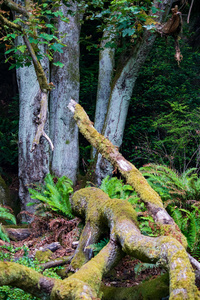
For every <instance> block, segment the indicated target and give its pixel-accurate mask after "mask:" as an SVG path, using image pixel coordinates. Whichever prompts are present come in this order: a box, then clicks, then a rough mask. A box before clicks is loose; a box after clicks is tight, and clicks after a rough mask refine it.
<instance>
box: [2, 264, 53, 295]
mask: <svg viewBox="0 0 200 300" xmlns="http://www.w3.org/2000/svg"><path fill="white" fill-rule="evenodd" d="M54 282H55V280H54V279H53V278H48V277H45V276H43V275H42V274H40V273H38V272H36V271H34V270H32V269H30V268H28V267H25V266H22V265H19V264H17V263H12V262H0V286H2V285H10V286H13V287H18V288H20V289H22V290H24V291H25V292H28V293H30V294H32V295H34V296H37V297H41V298H42V299H44V300H46V299H50V295H51V291H52V288H53V286H54Z"/></svg>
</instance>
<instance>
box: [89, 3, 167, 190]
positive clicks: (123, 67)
mask: <svg viewBox="0 0 200 300" xmlns="http://www.w3.org/2000/svg"><path fill="white" fill-rule="evenodd" d="M158 2H159V1H156V0H155V1H154V2H153V6H158V5H159V3H158ZM169 4H170V1H163V3H162V7H161V8H162V12H160V16H159V21H160V22H161V21H162V20H163V18H164V17H165V16H166V11H169ZM155 38H156V36H155V34H152V33H151V32H149V31H145V32H144V34H143V36H142V37H140V39H139V40H138V41H137V43H136V45H135V46H133V48H132V50H131V49H127V53H124V54H122V56H121V59H120V62H119V65H118V67H117V71H116V75H115V77H114V79H113V82H112V90H111V93H110V98H109V103H108V111H107V115H106V119H105V122H104V126H103V131H102V132H101V133H102V134H103V135H104V136H105V137H107V138H108V139H109V140H110V141H111V142H112V143H113V144H114V145H115V146H117V147H120V146H121V144H122V139H123V134H124V128H125V122H126V117H127V112H128V107H129V103H130V99H131V95H132V92H133V88H134V86H135V82H136V79H137V76H138V72H139V70H140V68H141V66H142V65H143V64H144V62H145V60H146V57H147V55H148V53H149V51H150V49H151V48H152V46H153V43H154V41H155ZM95 173H96V181H97V184H98V185H100V184H101V181H102V179H103V178H104V177H105V176H106V175H108V174H109V175H110V174H111V173H112V167H111V165H110V164H109V163H108V162H107V161H106V160H105V159H104V158H102V156H101V155H100V154H98V158H97V163H96V170H95Z"/></svg>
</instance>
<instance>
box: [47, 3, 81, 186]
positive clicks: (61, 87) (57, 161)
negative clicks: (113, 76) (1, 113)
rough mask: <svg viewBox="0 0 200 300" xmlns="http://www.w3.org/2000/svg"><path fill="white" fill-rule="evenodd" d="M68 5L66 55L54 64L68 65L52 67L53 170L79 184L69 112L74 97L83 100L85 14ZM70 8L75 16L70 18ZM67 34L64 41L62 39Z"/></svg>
mask: <svg viewBox="0 0 200 300" xmlns="http://www.w3.org/2000/svg"><path fill="white" fill-rule="evenodd" d="M68 4H70V7H66V6H65V5H64V4H62V6H61V8H60V9H61V10H62V11H63V13H64V15H65V16H67V17H68V18H69V23H65V22H63V21H61V20H59V21H58V31H59V38H60V39H61V40H62V42H63V43H64V44H65V45H66V47H65V49H64V51H63V53H56V55H55V57H54V61H55V62H57V61H60V62H62V63H63V64H64V67H63V68H59V67H56V66H55V65H52V68H51V81H52V82H53V84H54V85H55V88H54V89H53V90H52V92H51V95H50V136H51V139H52V141H53V144H54V151H53V153H52V159H51V171H52V172H53V173H55V175H57V176H62V175H66V176H67V177H69V178H70V179H71V180H72V181H73V182H75V181H76V174H77V169H78V159H79V146H78V130H77V127H76V126H75V122H74V120H73V117H72V116H71V114H70V113H69V111H68V110H67V105H68V103H69V101H70V98H71V97H75V99H79V56H80V55H79V36H80V20H81V19H82V13H79V11H80V7H78V6H77V5H78V4H77V2H72V1H71V2H69V3H68ZM68 9H69V10H71V11H72V12H73V13H74V14H75V15H73V14H72V15H70V14H69V13H68ZM63 34H65V37H64V38H63V39H62V38H61V36H62V35H63Z"/></svg>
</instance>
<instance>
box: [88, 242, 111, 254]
mask: <svg viewBox="0 0 200 300" xmlns="http://www.w3.org/2000/svg"><path fill="white" fill-rule="evenodd" d="M108 242H109V239H108V238H104V239H103V240H101V241H100V242H99V243H96V244H92V245H90V246H89V248H91V249H92V250H93V252H94V255H97V254H98V253H99V252H100V251H101V250H102V249H103V248H104V247H105V246H106V245H107V244H108Z"/></svg>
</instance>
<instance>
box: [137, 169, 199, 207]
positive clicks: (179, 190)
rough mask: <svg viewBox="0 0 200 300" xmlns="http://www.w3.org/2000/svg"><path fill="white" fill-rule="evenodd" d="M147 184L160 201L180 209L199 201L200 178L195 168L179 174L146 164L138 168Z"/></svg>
mask: <svg viewBox="0 0 200 300" xmlns="http://www.w3.org/2000/svg"><path fill="white" fill-rule="evenodd" d="M140 171H141V172H142V174H143V175H144V176H145V177H146V178H147V180H148V182H149V184H150V185H151V186H152V188H153V189H155V190H156V191H157V192H158V193H159V194H160V196H161V198H162V200H164V201H165V200H169V201H168V202H167V204H169V202H174V203H175V204H178V205H179V206H180V207H186V206H188V205H190V204H191V203H194V202H198V201H200V178H199V177H198V175H197V174H196V171H197V169H196V168H190V169H188V170H187V171H185V172H183V173H182V174H179V173H178V172H177V171H176V170H173V169H171V168H169V167H167V166H163V165H155V164H148V165H146V166H144V167H142V168H140Z"/></svg>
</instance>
